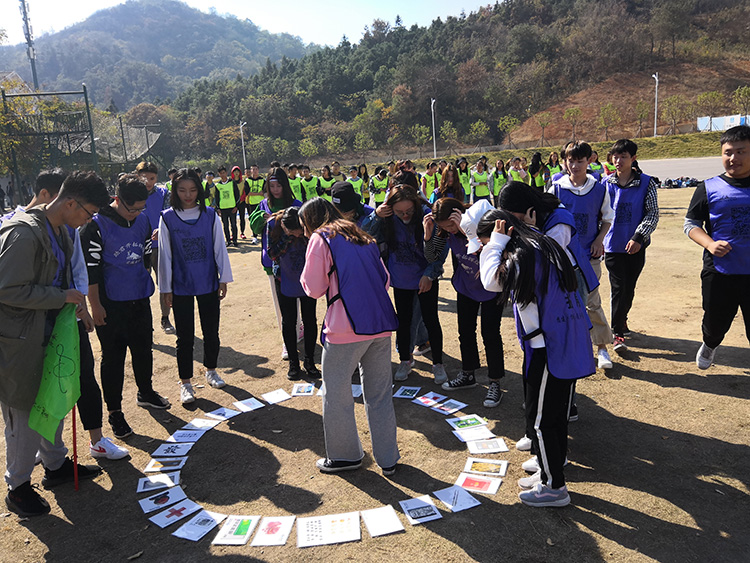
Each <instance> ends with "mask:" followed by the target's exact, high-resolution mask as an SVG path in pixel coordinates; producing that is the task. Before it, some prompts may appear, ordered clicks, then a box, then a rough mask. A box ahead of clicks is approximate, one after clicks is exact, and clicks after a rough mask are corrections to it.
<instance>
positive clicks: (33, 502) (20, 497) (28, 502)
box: [5, 481, 50, 518]
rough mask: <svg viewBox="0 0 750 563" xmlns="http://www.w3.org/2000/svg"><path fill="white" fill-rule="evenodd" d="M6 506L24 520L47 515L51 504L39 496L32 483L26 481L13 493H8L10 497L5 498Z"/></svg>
mask: <svg viewBox="0 0 750 563" xmlns="http://www.w3.org/2000/svg"><path fill="white" fill-rule="evenodd" d="M5 506H7V507H8V510H10V511H11V512H15V513H16V514H18V515H19V516H22V517H23V518H31V517H32V516H41V515H43V514H47V513H48V512H49V510H50V508H49V503H48V502H47V501H46V500H44V499H43V498H42V497H41V496H39V493H37V492H36V487H32V486H31V482H30V481H26V482H25V483H23V484H21V485H19V486H17V487H16V488H15V489H13V490H12V491H8V496H6V497H5Z"/></svg>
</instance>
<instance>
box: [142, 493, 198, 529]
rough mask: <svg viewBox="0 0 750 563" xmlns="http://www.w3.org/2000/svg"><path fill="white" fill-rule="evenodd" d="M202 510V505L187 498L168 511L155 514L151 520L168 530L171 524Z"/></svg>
mask: <svg viewBox="0 0 750 563" xmlns="http://www.w3.org/2000/svg"><path fill="white" fill-rule="evenodd" d="M201 508H202V507H201V505H200V504H198V503H196V502H193V501H192V500H190V499H189V498H186V499H185V500H183V501H180V502H178V503H177V504H174V505H172V506H170V507H169V508H167V509H166V510H162V511H161V512H159V514H154V515H153V516H151V518H149V520H151V522H153V523H154V524H156V525H157V526H159V527H160V528H166V527H167V526H169V525H170V524H174V523H175V522H179V521H180V520H182V519H183V518H187V517H188V516H190V515H191V514H195V513H196V512H198V511H199V510H201Z"/></svg>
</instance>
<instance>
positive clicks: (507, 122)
mask: <svg viewBox="0 0 750 563" xmlns="http://www.w3.org/2000/svg"><path fill="white" fill-rule="evenodd" d="M519 125H520V121H518V118H517V117H513V116H512V115H504V116H503V117H501V118H500V120H499V121H498V122H497V129H498V131H500V132H501V133H503V134H505V136H506V137H507V138H508V146H509V147H514V146H515V145H514V144H513V141H512V140H511V138H510V135H511V133H513V131H515V130H516V129H518V126H519ZM516 148H518V147H516Z"/></svg>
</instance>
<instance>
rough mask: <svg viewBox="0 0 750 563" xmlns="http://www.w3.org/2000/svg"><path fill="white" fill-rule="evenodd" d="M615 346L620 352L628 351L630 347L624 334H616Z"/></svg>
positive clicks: (616, 350) (615, 349)
mask: <svg viewBox="0 0 750 563" xmlns="http://www.w3.org/2000/svg"><path fill="white" fill-rule="evenodd" d="M613 348H614V351H615V352H617V353H618V354H621V353H623V352H627V351H628V347H627V345H626V344H625V337H624V336H623V335H622V334H615V345H614V347H613Z"/></svg>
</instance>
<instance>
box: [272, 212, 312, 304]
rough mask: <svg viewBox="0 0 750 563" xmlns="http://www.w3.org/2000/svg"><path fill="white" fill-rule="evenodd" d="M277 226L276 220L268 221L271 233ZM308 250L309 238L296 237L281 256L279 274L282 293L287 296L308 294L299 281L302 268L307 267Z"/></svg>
mask: <svg viewBox="0 0 750 563" xmlns="http://www.w3.org/2000/svg"><path fill="white" fill-rule="evenodd" d="M275 226H276V221H274V220H271V221H269V222H268V224H267V226H266V229H267V230H268V232H269V233H270V232H271V231H272V230H273V228H274V227H275ZM306 252H307V239H306V238H301V237H295V238H294V240H293V241H291V242H290V243H289V246H288V247H287V250H286V252H285V253H284V254H282V255H281V256H279V259H278V263H279V270H278V276H279V281H280V283H281V293H282V294H284V295H285V296H286V297H305V296H306V295H307V294H306V293H305V290H304V289H302V284H301V283H300V281H299V278H300V276H301V275H302V270H304V269H305V253H306Z"/></svg>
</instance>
